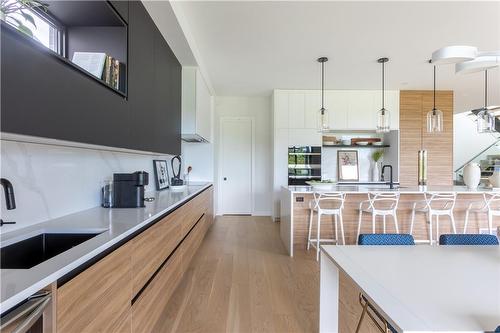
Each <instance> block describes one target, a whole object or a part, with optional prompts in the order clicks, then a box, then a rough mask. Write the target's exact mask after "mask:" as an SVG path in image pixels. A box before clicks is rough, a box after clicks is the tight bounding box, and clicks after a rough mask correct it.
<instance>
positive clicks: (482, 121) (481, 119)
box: [477, 70, 495, 133]
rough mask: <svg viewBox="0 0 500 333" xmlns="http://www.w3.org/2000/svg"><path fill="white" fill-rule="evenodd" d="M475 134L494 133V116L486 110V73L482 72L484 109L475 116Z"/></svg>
mask: <svg viewBox="0 0 500 333" xmlns="http://www.w3.org/2000/svg"><path fill="white" fill-rule="evenodd" d="M477 132H478V133H492V132H495V115H494V114H493V112H491V111H490V110H489V108H488V71H487V70H485V71H484V107H483V108H482V109H481V110H480V111H479V113H478V114H477Z"/></svg>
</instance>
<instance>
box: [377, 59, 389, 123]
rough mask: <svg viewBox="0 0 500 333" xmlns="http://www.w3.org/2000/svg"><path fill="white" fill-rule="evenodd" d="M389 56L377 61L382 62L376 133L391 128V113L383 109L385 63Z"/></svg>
mask: <svg viewBox="0 0 500 333" xmlns="http://www.w3.org/2000/svg"><path fill="white" fill-rule="evenodd" d="M388 61H389V58H380V59H378V60H377V62H378V63H380V64H382V108H381V109H380V110H379V111H378V113H377V133H387V132H389V131H390V130H391V114H390V112H389V110H386V109H385V63H386V62H388Z"/></svg>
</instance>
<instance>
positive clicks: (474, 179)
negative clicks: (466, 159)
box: [463, 162, 500, 190]
mask: <svg viewBox="0 0 500 333" xmlns="http://www.w3.org/2000/svg"><path fill="white" fill-rule="evenodd" d="M495 172H496V168H495ZM499 176H500V173H499ZM463 177H464V183H465V186H467V188H468V189H469V190H475V189H476V188H477V186H478V185H479V182H480V181H481V168H480V167H479V163H475V162H470V163H467V165H466V166H465V167H464V175H463Z"/></svg>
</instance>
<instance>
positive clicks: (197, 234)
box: [132, 215, 209, 333]
mask: <svg viewBox="0 0 500 333" xmlns="http://www.w3.org/2000/svg"><path fill="white" fill-rule="evenodd" d="M208 226H209V223H208V222H207V219H206V218H205V215H202V217H201V218H200V219H199V220H198V222H197V223H196V225H195V226H194V227H193V229H192V230H191V231H190V232H189V234H188V235H187V237H186V238H185V239H184V241H183V242H182V243H181V244H180V245H179V247H178V248H177V249H176V250H175V252H174V253H173V254H172V256H171V258H169V259H168V260H167V262H166V264H165V265H164V266H163V267H162V268H161V269H160V270H159V271H158V273H157V274H156V275H155V277H154V278H153V279H152V280H151V283H150V284H149V285H148V286H147V287H146V288H145V290H144V291H143V292H142V293H141V294H140V296H139V298H138V299H137V300H136V302H135V303H134V304H133V305H132V331H133V332H134V333H138V332H152V331H154V327H155V326H156V325H157V323H158V321H159V320H160V319H161V314H162V313H163V310H164V308H165V306H166V305H167V303H168V301H169V299H170V296H171V295H172V294H173V292H174V290H175V288H176V287H177V285H178V284H179V282H180V280H181V278H182V275H183V274H184V272H185V271H186V270H187V268H188V265H189V262H190V261H191V259H192V258H193V256H194V254H195V253H196V251H197V250H198V248H199V246H200V244H201V242H202V240H203V237H204V236H205V233H206V231H207V229H208V228H207V227H208Z"/></svg>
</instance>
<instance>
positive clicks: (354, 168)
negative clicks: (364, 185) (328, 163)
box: [337, 150, 359, 181]
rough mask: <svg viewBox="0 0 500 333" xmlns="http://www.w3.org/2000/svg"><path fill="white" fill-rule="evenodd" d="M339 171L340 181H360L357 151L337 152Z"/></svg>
mask: <svg viewBox="0 0 500 333" xmlns="http://www.w3.org/2000/svg"><path fill="white" fill-rule="evenodd" d="M337 170H338V179H339V181H358V180H359V164H358V151H357V150H339V151H337Z"/></svg>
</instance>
